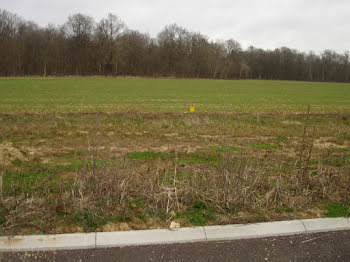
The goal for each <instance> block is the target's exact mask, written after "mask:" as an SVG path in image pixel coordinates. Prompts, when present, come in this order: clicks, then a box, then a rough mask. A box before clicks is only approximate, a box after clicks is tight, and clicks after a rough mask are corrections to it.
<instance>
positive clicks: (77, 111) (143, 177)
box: [0, 77, 350, 235]
mask: <svg viewBox="0 0 350 262" xmlns="http://www.w3.org/2000/svg"><path fill="white" fill-rule="evenodd" d="M190 106H194V107H195V109H196V111H195V112H194V113H190V112H189V108H190ZM308 108H309V110H308ZM349 164H350V85H349V84H340V83H316V82H288V81H238V80H237V81H228V80H192V79H148V78H77V77H71V78H70V77H66V78H0V234H2V235H13V234H37V233H66V232H91V231H118V230H133V229H149V228H166V227H169V225H170V224H171V222H176V223H178V224H180V225H181V226H191V225H211V224H229V223H248V222H261V221H272V220H288V219H296V218H314V217H326V216H328V217H337V216H349V215H350V214H349V207H350V165H349Z"/></svg>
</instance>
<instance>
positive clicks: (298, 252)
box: [0, 231, 350, 262]
mask: <svg viewBox="0 0 350 262" xmlns="http://www.w3.org/2000/svg"><path fill="white" fill-rule="evenodd" d="M0 261H1V262H2V261H14V262H16V261H55V262H60V261H74V262H75V261H91V262H104V261H152V262H155V261H162V262H170V261H174V262H175V261H198V262H199V261H200V262H205V261H213V262H216V261H217V262H225V261H230V262H231V261H350V231H339V232H327V233H318V234H308V235H299V236H289V237H278V238H276V237H270V238H261V239H246V240H235V241H220V242H202V243H191V244H172V245H153V246H140V247H124V248H106V249H90V250H71V251H52V252H25V253H0Z"/></svg>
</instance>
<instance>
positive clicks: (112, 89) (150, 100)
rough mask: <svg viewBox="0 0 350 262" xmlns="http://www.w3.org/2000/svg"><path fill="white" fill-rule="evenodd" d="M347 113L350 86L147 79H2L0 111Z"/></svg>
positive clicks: (0, 81)
mask: <svg viewBox="0 0 350 262" xmlns="http://www.w3.org/2000/svg"><path fill="white" fill-rule="evenodd" d="M192 105H194V106H195V107H196V110H197V111H200V112H248V113H249V112H265V113H268V112H305V110H306V107H307V106H308V105H310V106H311V108H312V111H313V112H319V113H325V112H327V113H331V112H349V110H350V84H344V83H320V82H295V81H250V80H249V81H248V80H247V81H246V80H242V81H238V80H233V81H231V80H193V79H147V78H90V77H89V78H75V77H72V78H68V77H66V78H0V112H3V113H10V112H11V113H19V112H53V111H56V112H62V113H63V112H94V111H103V112H125V111H136V112H150V111H151V112H184V111H188V109H189V107H190V106H192Z"/></svg>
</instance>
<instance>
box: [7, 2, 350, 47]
mask: <svg viewBox="0 0 350 262" xmlns="http://www.w3.org/2000/svg"><path fill="white" fill-rule="evenodd" d="M0 8H3V9H6V10H8V11H11V12H14V13H17V14H19V15H20V16H22V17H24V18H26V19H28V20H33V21H35V22H37V23H38V24H40V25H42V26H44V25H47V24H48V23H54V24H63V23H64V22H65V21H66V19H67V17H68V16H69V15H71V14H74V13H77V12H81V13H84V14H87V15H90V16H92V17H93V18H94V19H95V20H96V21H98V20H99V19H101V18H102V17H105V16H106V15H107V14H108V13H109V12H111V13H113V14H116V15H118V16H119V17H120V18H121V19H122V20H123V21H124V22H125V23H126V24H127V26H128V27H129V28H130V29H136V30H139V31H141V32H143V33H149V34H150V35H151V36H156V34H157V33H158V32H159V31H161V30H162V28H163V27H164V26H165V25H167V24H170V23H177V24H178V25H180V26H183V27H185V28H187V29H189V30H191V31H196V32H201V33H202V34H205V35H207V36H208V37H209V38H210V39H212V40H216V39H223V40H226V39H229V38H234V39H235V40H237V41H239V42H240V43H241V44H242V46H243V47H244V48H246V47H248V46H249V45H253V46H255V47H260V48H265V49H274V48H277V47H281V46H288V47H290V48H296V49H299V50H301V51H309V50H314V51H316V52H320V51H322V50H324V49H333V50H336V51H338V52H344V51H346V50H350V0H313V1H311V0H231V1H230V0H210V1H209V0H187V1H186V0H176V1H170V0H97V1H93V0H59V1H58V0H0Z"/></svg>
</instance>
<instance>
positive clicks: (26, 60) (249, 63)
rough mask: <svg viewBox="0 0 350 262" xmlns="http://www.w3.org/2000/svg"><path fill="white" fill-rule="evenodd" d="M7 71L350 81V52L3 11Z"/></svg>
mask: <svg viewBox="0 0 350 262" xmlns="http://www.w3.org/2000/svg"><path fill="white" fill-rule="evenodd" d="M0 75H1V76H26V75H41V76H48V75H52V76H56V75H113V76H117V75H123V76H126V75H130V76H150V77H189V78H197V77H198V78H220V79H279V80H308V81H339V82H348V81H349V75H350V53H349V52H345V53H343V54H339V53H336V52H334V51H332V50H325V51H324V52H322V53H320V54H316V53H314V52H309V53H304V52H300V51H298V50H295V49H290V48H288V47H281V48H277V49H275V50H263V49H260V48H255V47H253V46H250V47H249V48H247V49H245V50H244V49H242V47H241V45H240V44H239V42H237V41H236V40H233V39H229V40H226V41H211V40H209V38H208V37H206V36H204V35H202V34H200V33H198V32H190V31H188V30H186V29H185V28H182V27H180V26H177V25H176V24H171V25H168V26H166V27H165V28H164V29H163V30H162V31H161V32H160V33H159V34H158V35H157V36H156V37H155V38H152V37H150V36H149V35H147V34H143V33H140V32H138V31H135V30H130V29H128V28H127V27H126V25H125V24H124V22H123V21H121V20H120V19H119V18H118V17H117V16H115V15H113V14H109V15H108V16H107V17H106V18H104V19H101V21H99V22H95V21H94V19H93V18H92V17H90V16H87V15H83V14H74V15H71V16H69V17H68V19H67V21H66V23H65V24H63V25H61V26H54V25H48V26H46V27H40V26H38V25H37V24H35V23H34V22H32V21H26V20H24V19H23V18H21V17H19V16H18V15H16V14H13V13H10V12H8V11H6V10H0Z"/></svg>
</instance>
